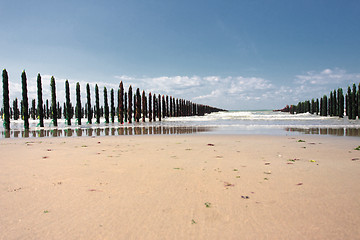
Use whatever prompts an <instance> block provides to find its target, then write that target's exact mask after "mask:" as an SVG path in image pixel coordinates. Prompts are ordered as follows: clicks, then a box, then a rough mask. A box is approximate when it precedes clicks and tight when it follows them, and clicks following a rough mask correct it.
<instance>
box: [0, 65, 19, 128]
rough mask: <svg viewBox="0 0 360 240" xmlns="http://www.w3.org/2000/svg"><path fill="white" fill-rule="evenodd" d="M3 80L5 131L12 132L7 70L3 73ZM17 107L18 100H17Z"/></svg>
mask: <svg viewBox="0 0 360 240" xmlns="http://www.w3.org/2000/svg"><path fill="white" fill-rule="evenodd" d="M2 78H3V108H4V123H5V130H8V131H9V130H10V97H9V76H8V73H7V71H6V69H4V70H3V72H2ZM16 106H17V99H16Z"/></svg>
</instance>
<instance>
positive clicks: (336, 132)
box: [285, 127, 360, 137]
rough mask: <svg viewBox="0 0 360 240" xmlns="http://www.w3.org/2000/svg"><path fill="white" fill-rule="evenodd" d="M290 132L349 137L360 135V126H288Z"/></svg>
mask: <svg viewBox="0 0 360 240" xmlns="http://www.w3.org/2000/svg"><path fill="white" fill-rule="evenodd" d="M285 130H286V131H288V132H300V133H303V134H312V135H333V136H349V137H359V136H360V128H321V127H317V128H316V127H313V128H286V129H285Z"/></svg>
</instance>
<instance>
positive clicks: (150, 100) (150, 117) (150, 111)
mask: <svg viewBox="0 0 360 240" xmlns="http://www.w3.org/2000/svg"><path fill="white" fill-rule="evenodd" d="M151 121H152V97H151V93H149V122H151Z"/></svg>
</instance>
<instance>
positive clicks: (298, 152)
mask: <svg viewBox="0 0 360 240" xmlns="http://www.w3.org/2000/svg"><path fill="white" fill-rule="evenodd" d="M299 139H302V140H304V141H305V142H298V140H299ZM359 145H360V141H359V139H358V138H346V137H324V136H322V137H321V136H296V137H289V136H217V135H172V136H117V137H96V138H91V137H81V138H41V139H40V138H36V139H5V140H1V142H0V154H1V155H0V239H6V240H8V239H207V240H209V239H360V182H359V181H360V160H359V159H360V151H356V150H354V148H355V147H357V146H359Z"/></svg>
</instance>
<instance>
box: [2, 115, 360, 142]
mask: <svg viewBox="0 0 360 240" xmlns="http://www.w3.org/2000/svg"><path fill="white" fill-rule="evenodd" d="M94 120H95V119H93V123H92V124H89V123H87V119H85V118H84V119H82V124H81V125H79V124H77V121H76V120H75V119H72V125H70V126H68V125H67V124H65V119H58V126H57V127H54V126H53V124H52V121H51V120H50V119H45V127H39V120H29V123H30V129H29V130H24V127H23V124H24V122H23V121H22V120H16V121H14V120H12V121H11V130H10V131H4V127H3V124H2V125H1V127H0V132H1V136H0V138H34V137H85V136H90V137H91V136H121V135H159V134H242V135H245V134H252V135H304V134H312V135H331V136H338V137H360V120H359V119H356V120H348V118H347V117H346V116H345V117H344V118H338V117H324V116H319V115H316V114H310V113H303V114H289V113H284V112H273V111H271V110H256V111H228V112H216V113H211V114H206V115H205V116H191V117H169V118H164V119H161V120H162V121H158V119H157V121H155V122H154V121H152V122H149V121H148V119H146V121H145V122H142V120H140V122H139V123H136V122H135V123H134V122H133V123H124V124H120V123H119V122H118V121H117V119H115V122H114V123H105V119H104V118H101V119H100V124H97V123H94Z"/></svg>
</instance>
